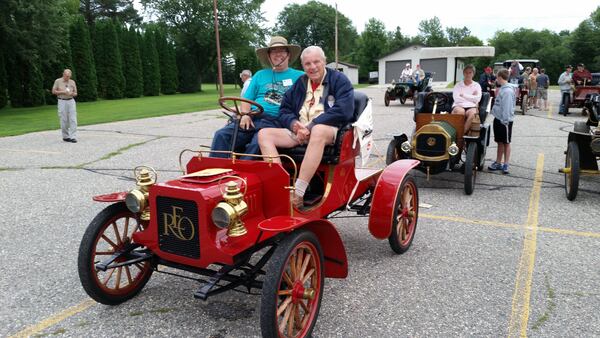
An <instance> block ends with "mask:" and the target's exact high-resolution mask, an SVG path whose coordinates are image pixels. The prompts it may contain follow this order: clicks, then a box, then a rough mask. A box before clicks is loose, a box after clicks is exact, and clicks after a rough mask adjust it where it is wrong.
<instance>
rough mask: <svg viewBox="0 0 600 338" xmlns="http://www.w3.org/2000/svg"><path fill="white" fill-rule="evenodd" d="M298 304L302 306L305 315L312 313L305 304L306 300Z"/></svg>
mask: <svg viewBox="0 0 600 338" xmlns="http://www.w3.org/2000/svg"><path fill="white" fill-rule="evenodd" d="M298 304H300V306H301V307H302V310H304V314H305V315H307V314H309V313H310V310H309V309H308V306H306V304H304V299H301V300H300V301H299V302H298Z"/></svg>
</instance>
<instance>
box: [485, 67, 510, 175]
mask: <svg viewBox="0 0 600 338" xmlns="http://www.w3.org/2000/svg"><path fill="white" fill-rule="evenodd" d="M497 77H498V78H497V81H498V84H499V85H500V90H499V92H498V96H497V97H496V100H495V101H494V106H493V107H492V115H493V116H494V125H493V129H494V141H496V143H498V150H497V151H496V161H494V163H492V164H491V165H490V166H489V167H488V169H489V170H493V171H495V170H502V173H503V174H508V173H509V171H508V163H509V160H510V152H511V148H510V142H511V139H512V128H513V120H514V118H515V99H516V98H515V90H514V88H513V86H511V85H510V84H509V83H508V77H509V73H508V70H506V69H501V70H500V71H499V72H498V74H497Z"/></svg>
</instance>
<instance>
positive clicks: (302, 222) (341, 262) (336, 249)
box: [258, 216, 348, 278]
mask: <svg viewBox="0 0 600 338" xmlns="http://www.w3.org/2000/svg"><path fill="white" fill-rule="evenodd" d="M258 228H259V229H261V230H263V231H273V232H292V231H294V230H296V229H300V228H302V229H307V230H309V231H311V232H313V233H314V234H315V235H317V238H318V239H319V242H320V243H321V248H322V249H323V257H324V258H325V264H324V266H325V269H324V270H325V277H328V278H346V277H347V276H348V258H347V257H346V249H345V248H344V243H343V242H342V238H341V237H340V234H339V233H338V232H337V230H336V229H335V226H334V225H333V224H332V223H331V222H329V221H327V220H324V219H317V220H310V219H306V218H302V217H289V216H276V217H273V218H270V219H267V220H264V221H262V222H260V223H259V224H258Z"/></svg>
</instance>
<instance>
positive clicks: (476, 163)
mask: <svg viewBox="0 0 600 338" xmlns="http://www.w3.org/2000/svg"><path fill="white" fill-rule="evenodd" d="M452 102H453V98H452V92H429V93H420V94H419V97H418V99H417V106H416V107H415V114H414V120H415V122H416V128H415V132H414V134H413V135H412V136H411V137H410V138H409V137H408V136H407V135H406V134H402V135H399V136H394V138H393V139H392V140H391V141H390V144H389V146H388V150H387V156H386V162H387V163H388V164H389V163H393V162H394V161H397V160H400V159H409V158H412V159H418V160H419V161H421V163H420V165H419V166H418V167H417V168H418V169H419V170H421V171H423V172H425V173H426V174H427V177H428V178H429V174H436V173H440V172H444V171H448V170H456V169H457V167H458V166H459V165H460V164H462V166H461V167H460V170H462V171H464V191H465V193H466V194H467V195H470V194H472V193H473V189H474V187H475V178H476V174H477V171H478V170H482V169H483V167H484V165H485V153H486V149H487V146H488V145H489V142H490V125H489V124H487V123H485V119H486V118H487V115H488V113H489V111H490V103H491V102H490V96H489V93H483V95H482V97H481V101H480V102H479V118H480V120H481V124H480V132H479V135H477V136H467V135H465V134H464V131H463V129H464V121H465V120H464V119H465V117H464V116H463V115H456V114H450V112H451V111H452Z"/></svg>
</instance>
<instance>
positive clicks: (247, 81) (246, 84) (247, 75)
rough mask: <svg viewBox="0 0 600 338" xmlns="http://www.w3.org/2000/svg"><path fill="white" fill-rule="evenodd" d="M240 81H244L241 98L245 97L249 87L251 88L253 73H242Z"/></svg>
mask: <svg viewBox="0 0 600 338" xmlns="http://www.w3.org/2000/svg"><path fill="white" fill-rule="evenodd" d="M240 79H242V84H243V87H242V92H241V93H240V96H241V97H243V96H244V93H246V90H248V87H249V86H250V81H252V72H251V71H250V70H249V69H244V70H242V72H241V73H240Z"/></svg>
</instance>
